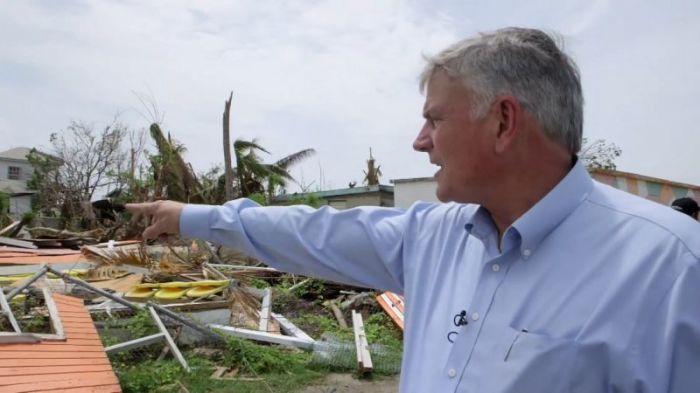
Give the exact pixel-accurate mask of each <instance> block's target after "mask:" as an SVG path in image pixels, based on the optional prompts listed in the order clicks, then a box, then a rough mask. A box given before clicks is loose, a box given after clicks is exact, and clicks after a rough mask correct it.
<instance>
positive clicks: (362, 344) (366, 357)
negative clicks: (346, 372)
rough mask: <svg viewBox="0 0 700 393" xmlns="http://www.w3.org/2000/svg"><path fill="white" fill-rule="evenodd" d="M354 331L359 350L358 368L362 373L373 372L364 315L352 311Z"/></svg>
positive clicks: (356, 346)
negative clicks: (363, 319) (363, 320)
mask: <svg viewBox="0 0 700 393" xmlns="http://www.w3.org/2000/svg"><path fill="white" fill-rule="evenodd" d="M352 329H353V332H354V333H355V348H356V350H357V366H358V370H359V371H360V372H361V373H366V372H369V371H372V357H371V356H370V354H369V343H368V342H367V334H365V325H364V323H363V322H362V314H360V313H359V312H357V311H355V310H352Z"/></svg>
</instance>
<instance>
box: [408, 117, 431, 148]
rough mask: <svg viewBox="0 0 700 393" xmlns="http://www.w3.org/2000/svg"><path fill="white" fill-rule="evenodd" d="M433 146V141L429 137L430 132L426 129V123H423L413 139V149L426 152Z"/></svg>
mask: <svg viewBox="0 0 700 393" xmlns="http://www.w3.org/2000/svg"><path fill="white" fill-rule="evenodd" d="M432 147H433V142H432V140H431V139H430V132H429V130H428V125H427V124H425V125H424V126H423V128H422V129H421V130H420V132H419V133H418V136H417V137H416V140H414V141H413V149H414V150H415V151H420V152H424V153H426V152H428V151H430V149H432Z"/></svg>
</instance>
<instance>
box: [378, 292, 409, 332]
mask: <svg viewBox="0 0 700 393" xmlns="http://www.w3.org/2000/svg"><path fill="white" fill-rule="evenodd" d="M376 299H377V303H379V305H380V306H381V307H382V309H384V312H386V313H387V314H388V315H389V317H391V320H392V321H394V323H395V324H396V325H397V326H398V327H400V328H401V330H403V320H404V315H403V313H404V301H403V298H402V297H401V296H399V295H397V294H395V293H393V292H384V293H382V294H380V295H377V298H376Z"/></svg>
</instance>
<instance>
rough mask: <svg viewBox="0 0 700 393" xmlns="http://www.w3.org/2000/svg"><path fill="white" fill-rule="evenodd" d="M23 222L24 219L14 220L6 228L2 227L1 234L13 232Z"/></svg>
mask: <svg viewBox="0 0 700 393" xmlns="http://www.w3.org/2000/svg"><path fill="white" fill-rule="evenodd" d="M21 223H22V221H14V222H13V223H12V224H10V225H8V226H6V227H5V228H2V229H0V236H5V235H6V234H8V233H11V232H12V231H14V230H15V228H16V227H17V226H19V225H20V224H21Z"/></svg>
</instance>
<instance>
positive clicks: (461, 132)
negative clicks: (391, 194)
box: [413, 70, 496, 203]
mask: <svg viewBox="0 0 700 393" xmlns="http://www.w3.org/2000/svg"><path fill="white" fill-rule="evenodd" d="M470 109H471V95H470V93H469V91H468V89H467V88H466V87H465V86H464V85H463V84H462V83H461V82H460V81H458V80H456V79H453V78H450V77H449V76H448V75H447V74H446V73H445V72H444V71H442V70H437V71H436V72H435V73H434V74H433V76H432V78H431V79H430V82H429V83H428V89H427V93H426V99H425V105H424V107H423V117H425V124H424V125H423V128H422V129H421V131H420V133H419V134H418V136H417V137H416V140H415V141H414V142H413V148H414V149H415V150H417V151H422V152H425V153H428V156H429V158H430V162H431V163H433V164H435V165H437V166H439V167H440V169H439V170H438V171H437V172H436V173H435V178H436V180H437V183H438V188H437V197H438V199H439V200H441V201H443V202H449V201H454V202H462V203H482V201H481V199H482V196H483V195H484V191H486V190H487V187H488V185H489V184H490V182H493V181H494V179H493V178H494V177H495V175H496V173H495V172H494V171H493V170H492V169H490V168H492V165H491V164H492V163H493V162H494V158H495V156H494V152H493V144H492V135H493V132H489V127H491V128H492V127H494V122H493V120H490V116H489V115H487V116H484V118H483V119H480V120H476V121H474V120H472V118H471V116H470Z"/></svg>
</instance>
